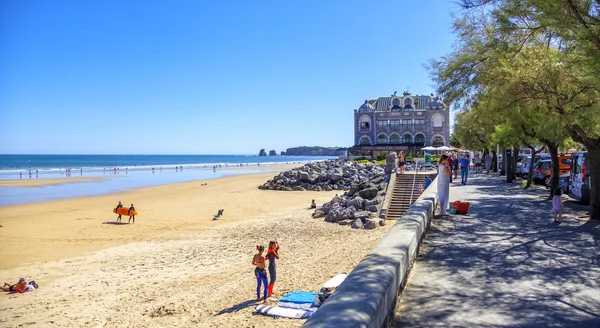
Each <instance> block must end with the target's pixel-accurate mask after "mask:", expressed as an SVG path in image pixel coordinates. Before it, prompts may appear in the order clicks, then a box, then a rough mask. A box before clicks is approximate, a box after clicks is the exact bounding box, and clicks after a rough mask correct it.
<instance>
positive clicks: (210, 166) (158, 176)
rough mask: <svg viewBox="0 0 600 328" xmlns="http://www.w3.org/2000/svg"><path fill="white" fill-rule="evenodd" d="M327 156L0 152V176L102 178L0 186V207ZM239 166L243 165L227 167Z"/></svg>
mask: <svg viewBox="0 0 600 328" xmlns="http://www.w3.org/2000/svg"><path fill="white" fill-rule="evenodd" d="M333 158H334V157H302V156H251V155H0V167H1V169H0V180H14V179H22V180H34V179H42V178H72V177H82V178H97V177H100V178H103V180H100V181H89V182H77V183H66V184H60V185H54V186H43V187H26V188H24V187H0V206H6V205H17V204H26V203H33V202H42V201H51V200H58V199H69V198H76V197H87V196H97V195H105V194H110V193H116V192H121V191H126V190H130V189H135V188H141V187H148V186H156V185H162V184H171V183H178V182H188V181H196V180H206V179H214V178H221V177H226V176H232V175H239V174H254V173H265V172H275V171H274V170H273V168H272V166H273V165H275V164H286V163H290V164H291V163H296V164H298V165H302V164H305V163H308V162H311V161H320V160H326V159H333ZM239 166H243V167H244V168H245V169H244V170H232V169H230V168H233V167H239ZM68 168H70V171H68V170H67V169H68ZM30 172H31V174H30Z"/></svg>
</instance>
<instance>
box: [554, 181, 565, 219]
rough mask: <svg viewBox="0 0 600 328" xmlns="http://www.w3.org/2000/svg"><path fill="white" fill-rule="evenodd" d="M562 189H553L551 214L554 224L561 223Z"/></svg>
mask: <svg viewBox="0 0 600 328" xmlns="http://www.w3.org/2000/svg"><path fill="white" fill-rule="evenodd" d="M561 196H562V189H560V187H558V188H556V189H554V196H553V197H552V212H553V213H554V223H561V222H562V212H563V203H562V198H561Z"/></svg>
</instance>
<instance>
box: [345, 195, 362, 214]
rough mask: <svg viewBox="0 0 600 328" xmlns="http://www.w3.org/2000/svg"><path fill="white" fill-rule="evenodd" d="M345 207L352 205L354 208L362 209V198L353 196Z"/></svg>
mask: <svg viewBox="0 0 600 328" xmlns="http://www.w3.org/2000/svg"><path fill="white" fill-rule="evenodd" d="M346 206H347V207H354V208H355V209H356V210H359V211H360V210H362V209H363V208H364V199H362V198H361V197H354V198H353V199H352V200H351V201H349V202H348V203H346Z"/></svg>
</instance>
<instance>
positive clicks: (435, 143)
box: [432, 136, 444, 147]
mask: <svg viewBox="0 0 600 328" xmlns="http://www.w3.org/2000/svg"><path fill="white" fill-rule="evenodd" d="M443 145H444V138H442V137H440V136H435V137H433V142H432V146H434V147H439V146H443Z"/></svg>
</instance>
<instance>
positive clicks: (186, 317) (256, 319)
mask: <svg viewBox="0 0 600 328" xmlns="http://www.w3.org/2000/svg"><path fill="white" fill-rule="evenodd" d="M273 175H275V174H274V173H265V174H253V175H241V176H233V177H226V178H221V179H214V180H205V181H195V182H188V183H179V184H172V185H163V186H155V187H147V188H141V189H138V190H133V191H128V192H124V193H119V194H112V195H106V196H98V197H88V198H79V199H71V200H61V201H52V202H46V203H35V204H28V205H19V206H7V207H0V220H1V221H0V224H2V225H3V226H4V227H2V228H0V258H1V259H2V261H0V279H3V280H4V281H0V282H5V281H6V282H11V283H14V282H16V280H18V278H19V277H20V276H24V277H26V278H27V279H29V280H31V279H34V280H35V281H36V282H37V283H38V284H39V285H40V289H39V290H36V291H35V292H31V293H26V294H17V295H2V296H0V326H2V327H4V326H7V327H16V326H19V325H30V326H60V327H70V326H81V327H98V326H107V327H122V326H131V327H165V326H172V327H187V326H191V325H194V326H199V327H298V326H300V325H302V323H303V322H304V320H298V319H274V318H271V317H266V316H262V315H258V314H256V313H254V305H255V304H256V301H255V298H256V280H255V278H254V275H253V266H252V265H251V260H252V256H253V255H254V253H255V247H256V245H257V244H263V245H265V246H266V245H267V244H268V241H269V240H272V239H274V240H277V241H279V242H280V243H281V260H279V261H278V262H277V270H278V275H277V276H278V281H277V283H276V286H275V289H274V290H275V292H274V297H273V298H277V297H280V296H282V295H283V294H284V293H285V292H288V291H292V290H305V291H318V290H319V289H320V287H321V285H322V284H323V283H324V282H325V281H327V280H328V279H329V278H331V277H333V276H334V275H336V274H338V273H340V272H350V271H351V270H352V268H353V267H354V266H355V265H356V264H357V263H358V262H359V261H360V260H361V259H362V257H363V256H364V255H365V254H366V253H367V252H368V251H369V250H370V249H371V248H372V247H373V245H374V244H375V243H376V242H377V241H379V240H380V239H381V237H382V236H383V234H384V233H385V231H387V229H388V228H389V225H388V226H386V227H383V228H380V229H375V230H353V229H350V228H349V227H347V226H340V225H337V224H331V223H326V222H323V221H322V219H318V220H315V219H312V218H311V217H310V214H311V213H312V211H310V210H308V209H307V207H308V205H309V204H310V201H311V200H312V199H313V198H314V199H315V200H316V201H317V203H318V204H321V203H323V202H326V201H329V200H330V199H331V198H332V197H333V196H334V195H335V193H336V192H278V191H264V190H258V189H257V188H256V187H257V186H258V185H260V184H262V183H264V182H265V181H266V180H268V179H270V178H272V177H273ZM204 183H208V184H207V185H202V184H204ZM119 200H120V201H122V202H123V204H124V206H126V207H127V206H129V204H130V203H134V204H135V207H136V209H137V210H138V211H139V215H138V216H137V217H136V223H135V224H123V225H116V224H114V221H115V218H116V215H114V214H113V213H112V212H111V211H112V208H113V207H114V206H115V205H116V203H117V202H118V201H119ZM219 208H223V209H225V213H224V216H223V217H222V219H220V220H217V221H213V220H212V217H213V215H214V214H215V213H216V212H217V210H218V209H219ZM127 219H128V218H127V217H124V218H123V221H124V222H127ZM270 302H271V303H273V304H274V302H273V301H270Z"/></svg>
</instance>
